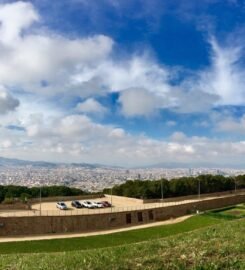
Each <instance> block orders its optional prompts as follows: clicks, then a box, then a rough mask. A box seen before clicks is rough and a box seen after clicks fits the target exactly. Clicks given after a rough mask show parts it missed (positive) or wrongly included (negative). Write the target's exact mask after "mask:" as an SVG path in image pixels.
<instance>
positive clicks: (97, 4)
mask: <svg viewBox="0 0 245 270" xmlns="http://www.w3.org/2000/svg"><path fill="white" fill-rule="evenodd" d="M244 46H245V2H244V1H243V0H241V1H239V0H203V1H191V0H182V1H177V0H166V1H162V0H94V1H91V0H52V1H48V0H42V1H38V0H33V1H3V0H2V1H1V0H0V59H1V60H0V156H3V157H9V158H19V159H28V160H45V161H55V162H86V163H101V164H107V165H119V166H129V167H132V166H147V165H151V164H158V163H165V162H168V163H169V162H178V163H185V164H189V165H190V167H191V166H194V165H195V164H200V165H202V164H206V163H207V162H209V163H214V164H218V165H219V166H231V167H232V166H235V165H237V164H239V165H243V164H244V166H245V50H244V49H245V48H244Z"/></svg>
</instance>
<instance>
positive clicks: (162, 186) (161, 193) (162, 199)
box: [161, 179, 163, 200]
mask: <svg viewBox="0 0 245 270" xmlns="http://www.w3.org/2000/svg"><path fill="white" fill-rule="evenodd" d="M162 180H163V179H161V195H162V200H163V182H162Z"/></svg>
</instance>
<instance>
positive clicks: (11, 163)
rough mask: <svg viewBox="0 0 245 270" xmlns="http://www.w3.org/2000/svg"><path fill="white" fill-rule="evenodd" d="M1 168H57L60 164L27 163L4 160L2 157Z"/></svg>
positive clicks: (11, 159)
mask: <svg viewBox="0 0 245 270" xmlns="http://www.w3.org/2000/svg"><path fill="white" fill-rule="evenodd" d="M0 166H1V167H13V166H23V167H25V166H32V167H51V168H53V167H57V166H58V164H56V163H52V162H45V161H27V160H20V159H15V158H4V157H0Z"/></svg>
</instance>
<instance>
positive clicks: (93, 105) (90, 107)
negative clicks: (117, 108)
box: [76, 98, 107, 115]
mask: <svg viewBox="0 0 245 270" xmlns="http://www.w3.org/2000/svg"><path fill="white" fill-rule="evenodd" d="M76 110H77V111H78V112H82V113H85V114H96V115H103V114H104V113H106V112H107V109H106V108H105V107H104V106H103V105H101V104H100V103H99V102H98V101H96V100H95V99H94V98H89V99H86V100H85V101H84V102H81V103H78V104H77V106H76Z"/></svg>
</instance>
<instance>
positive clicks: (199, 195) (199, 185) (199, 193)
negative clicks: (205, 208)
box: [198, 179, 201, 200]
mask: <svg viewBox="0 0 245 270" xmlns="http://www.w3.org/2000/svg"><path fill="white" fill-rule="evenodd" d="M200 197H201V183H200V179H198V200H200Z"/></svg>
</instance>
